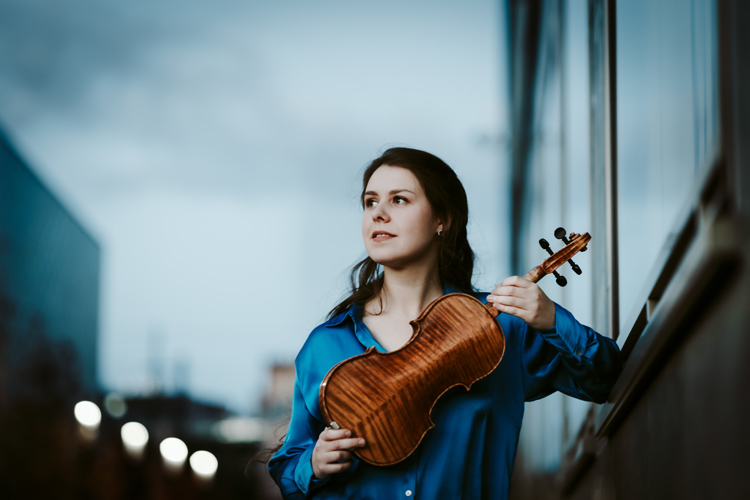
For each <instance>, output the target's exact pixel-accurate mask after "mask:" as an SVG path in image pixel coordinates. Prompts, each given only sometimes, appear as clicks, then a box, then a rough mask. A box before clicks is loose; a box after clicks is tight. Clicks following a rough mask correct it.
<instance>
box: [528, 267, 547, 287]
mask: <svg viewBox="0 0 750 500" xmlns="http://www.w3.org/2000/svg"><path fill="white" fill-rule="evenodd" d="M545 274H547V273H545V272H544V269H543V267H542V266H541V265H539V266H536V267H535V268H534V269H532V270H531V271H529V272H528V273H526V274H524V276H523V279H525V280H529V281H531V282H532V283H537V282H539V280H540V279H542V278H544V275H545Z"/></svg>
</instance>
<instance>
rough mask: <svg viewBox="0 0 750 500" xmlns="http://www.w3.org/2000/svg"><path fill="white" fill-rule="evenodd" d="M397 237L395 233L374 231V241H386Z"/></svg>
mask: <svg viewBox="0 0 750 500" xmlns="http://www.w3.org/2000/svg"><path fill="white" fill-rule="evenodd" d="M395 237H396V235H395V234H391V233H386V232H385V231H375V232H374V233H372V240H373V241H386V240H390V239H391V238H395Z"/></svg>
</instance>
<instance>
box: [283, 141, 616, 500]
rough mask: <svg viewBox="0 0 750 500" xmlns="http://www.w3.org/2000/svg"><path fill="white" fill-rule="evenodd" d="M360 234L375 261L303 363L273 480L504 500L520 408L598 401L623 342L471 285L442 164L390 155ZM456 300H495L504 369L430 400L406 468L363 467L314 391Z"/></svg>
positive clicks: (312, 487) (453, 184) (470, 258)
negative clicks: (339, 368)
mask: <svg viewBox="0 0 750 500" xmlns="http://www.w3.org/2000/svg"><path fill="white" fill-rule="evenodd" d="M363 186H364V189H363V193H362V204H363V207H364V214H363V217H362V238H363V240H364V243H365V248H366V250H367V254H368V257H367V258H366V259H364V260H363V261H361V262H360V263H359V264H357V265H356V266H355V267H354V269H353V270H352V293H351V295H350V296H349V297H348V298H346V299H345V300H344V301H342V302H341V303H340V304H339V305H337V306H336V307H335V308H334V309H333V310H332V311H331V314H330V315H329V318H330V319H329V320H328V321H327V322H326V323H323V324H322V325H320V326H318V327H317V328H315V330H313V332H312V333H311V334H310V336H309V337H308V339H307V341H306V342H305V344H304V346H303V347H302V349H301V351H300V353H299V355H298V356H297V359H296V362H295V368H296V370H297V377H296V382H295V392H294V401H293V407H292V417H291V422H290V425H289V430H288V433H287V436H286V439H285V441H284V444H283V445H282V446H281V448H280V449H279V450H278V451H277V452H276V454H275V455H274V456H273V458H272V459H271V460H270V462H269V471H270V472H271V475H272V476H273V478H274V480H275V481H276V483H277V484H278V485H279V487H280V488H281V491H282V494H283V495H284V497H285V498H289V499H292V498H311V497H315V498H342V499H343V498H368V499H369V498H371V499H386V498H387V499H390V498H409V497H416V498H419V499H438V498H440V499H443V498H447V499H451V498H456V499H457V498H464V499H475V498H476V499H479V498H506V497H507V495H508V488H509V481H510V476H511V473H512V470H513V461H514V459H515V453H516V445H517V442H518V434H519V431H520V428H521V420H522V417H523V410H524V401H530V400H534V399H538V398H541V397H544V396H546V395H548V394H550V393H551V392H554V391H556V390H559V391H562V392H564V393H566V394H569V395H571V396H574V397H577V398H580V399H585V400H589V401H596V402H603V401H605V400H606V397H607V394H608V392H609V390H610V388H611V385H612V383H613V382H614V380H615V379H616V377H617V375H618V374H619V371H620V367H621V362H620V355H619V350H618V348H617V345H616V344H615V343H614V342H612V341H611V340H610V339H608V338H606V337H603V336H601V335H599V334H598V333H596V332H594V331H593V330H591V329H590V328H588V327H585V326H583V325H581V324H580V323H578V322H577V321H576V320H575V319H574V318H573V316H572V315H571V314H570V313H569V312H568V311H566V310H565V309H563V308H562V307H560V306H558V305H556V304H555V303H554V302H552V301H551V300H550V299H549V298H548V297H547V296H546V295H545V294H544V292H542V290H541V289H540V288H539V287H538V286H537V285H536V284H534V283H531V282H529V281H527V280H524V279H523V278H519V277H517V276H514V277H511V278H508V279H506V280H505V281H503V282H502V283H501V284H500V285H498V286H496V287H495V289H494V290H492V292H491V293H490V294H489V295H488V294H486V293H484V294H482V293H475V292H474V290H473V287H472V285H471V277H472V270H473V265H474V253H473V252H472V250H471V247H470V245H469V242H468V240H467V236H466V224H467V221H468V204H467V201H466V193H465V191H464V189H463V186H462V185H461V182H460V181H459V180H458V178H457V177H456V175H455V173H454V172H453V170H451V168H450V167H449V166H448V165H446V164H445V163H444V162H443V161H442V160H440V159H439V158H437V157H435V156H433V155H431V154H429V153H426V152H423V151H418V150H414V149H408V148H392V149H389V150H387V151H386V152H385V153H384V154H383V155H382V156H381V157H379V158H377V159H376V160H374V161H373V162H372V163H371V164H370V166H369V167H368V168H367V169H366V170H365V173H364V179H363ZM450 292H464V293H470V294H472V295H474V296H475V297H477V298H479V299H480V300H482V301H483V302H485V303H486V302H487V301H489V302H491V303H492V304H493V305H494V307H496V308H497V309H498V310H499V311H500V312H501V313H505V314H500V315H499V316H498V318H497V320H498V321H499V322H500V325H501V326H502V329H503V331H504V333H505V336H506V347H505V355H504V357H503V361H502V362H501V363H500V365H499V366H498V367H497V368H496V369H495V370H494V371H493V372H492V373H491V374H490V375H488V376H487V377H485V378H483V379H481V380H480V381H478V382H476V383H475V384H474V385H473V386H472V389H471V391H468V392H467V391H466V390H465V389H464V388H462V387H454V388H452V389H450V390H449V391H447V392H446V393H445V394H444V395H443V396H442V397H441V398H440V399H439V400H438V402H437V403H436V404H435V406H434V408H433V411H432V414H431V418H432V421H433V422H434V423H435V424H436V425H435V427H434V428H433V429H431V430H430V431H429V432H427V434H426V435H425V437H424V439H423V440H422V442H421V443H420V445H419V447H418V448H417V450H416V451H415V452H414V453H413V454H412V455H410V456H409V457H408V458H407V459H405V460H404V461H402V462H400V463H398V464H395V465H392V466H387V467H377V466H372V465H370V464H367V463H366V462H362V461H359V460H357V459H356V457H354V456H353V455H352V450H355V449H357V448H360V447H363V446H367V443H366V442H364V440H363V439H361V438H359V437H357V436H352V435H351V432H350V431H349V430H348V429H338V430H334V429H330V428H326V427H325V423H324V421H323V418H322V416H321V413H320V407H319V404H318V390H319V387H320V382H321V381H322V380H323V377H324V376H325V375H326V373H327V372H328V371H329V370H330V369H331V368H332V367H333V366H334V365H335V364H336V363H338V362H339V361H341V360H343V359H347V358H350V357H352V356H354V355H357V354H362V353H363V352H364V351H365V350H366V349H367V348H368V347H371V346H375V347H376V348H377V349H378V350H380V351H392V350H395V349H398V348H400V347H401V346H403V345H404V344H405V343H406V342H407V341H408V340H409V338H410V337H411V335H412V328H411V326H410V324H409V321H411V320H413V319H415V318H417V317H418V316H419V315H420V313H421V312H422V310H423V309H424V308H425V307H426V306H427V305H428V304H429V303H430V302H432V301H433V300H435V299H436V298H438V297H440V296H442V295H443V294H446V293H450Z"/></svg>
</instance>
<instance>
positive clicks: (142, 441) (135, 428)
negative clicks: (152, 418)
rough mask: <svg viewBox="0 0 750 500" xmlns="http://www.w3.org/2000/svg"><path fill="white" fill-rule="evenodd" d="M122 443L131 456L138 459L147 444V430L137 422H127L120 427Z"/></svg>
mask: <svg viewBox="0 0 750 500" xmlns="http://www.w3.org/2000/svg"><path fill="white" fill-rule="evenodd" d="M120 436H121V437H122V444H123V446H124V447H125V451H126V452H127V453H128V455H130V456H131V457H133V458H135V459H140V458H142V457H143V452H144V450H145V449H146V444H148V430H146V427H144V426H143V424H140V423H138V422H128V423H127V424H125V425H123V426H122V428H121V429H120Z"/></svg>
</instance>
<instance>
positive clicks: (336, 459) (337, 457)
mask: <svg viewBox="0 0 750 500" xmlns="http://www.w3.org/2000/svg"><path fill="white" fill-rule="evenodd" d="M325 460H326V462H327V463H329V464H338V463H342V462H349V461H350V460H352V452H351V451H347V450H339V451H332V452H330V453H328V454H326V457H325Z"/></svg>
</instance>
